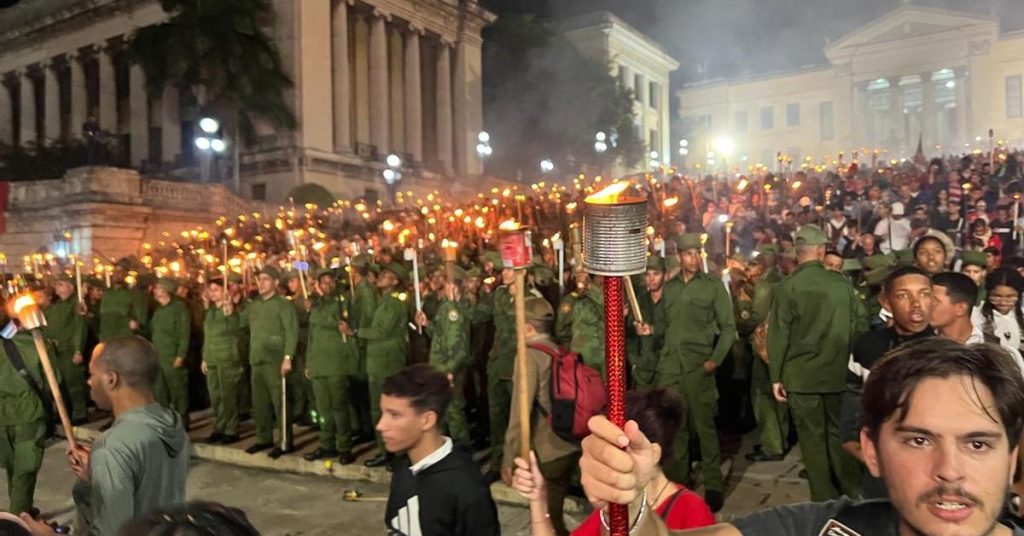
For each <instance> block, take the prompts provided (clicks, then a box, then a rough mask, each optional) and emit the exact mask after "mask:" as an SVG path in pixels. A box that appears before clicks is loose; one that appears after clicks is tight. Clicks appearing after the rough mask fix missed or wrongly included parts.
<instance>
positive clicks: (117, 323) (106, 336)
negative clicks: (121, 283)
mask: <svg viewBox="0 0 1024 536" xmlns="http://www.w3.org/2000/svg"><path fill="white" fill-rule="evenodd" d="M148 309H149V306H148V303H147V302H146V295H145V294H143V293H142V291H140V290H138V289H129V288H108V289H107V290H106V291H104V292H103V299H102V300H100V340H101V341H107V340H110V339H111V338H113V337H120V336H123V335H135V334H136V332H135V331H132V330H131V329H130V328H129V327H128V321H129V320H135V321H136V322H138V323H139V330H140V331H141V330H142V328H144V327H145V325H146V320H147V319H148V318H149V314H148Z"/></svg>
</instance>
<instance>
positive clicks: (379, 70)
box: [370, 13, 390, 155]
mask: <svg viewBox="0 0 1024 536" xmlns="http://www.w3.org/2000/svg"><path fill="white" fill-rule="evenodd" d="M388 96H389V92H388V35H387V26H386V25H385V24H384V17H382V16H381V15H380V14H379V13H374V17H373V18H372V19H370V143H372V144H373V145H375V146H376V147H377V154H379V155H383V154H386V153H387V152H388V150H389V149H390V147H389V144H388V124H389V118H388V100H389V99H388Z"/></svg>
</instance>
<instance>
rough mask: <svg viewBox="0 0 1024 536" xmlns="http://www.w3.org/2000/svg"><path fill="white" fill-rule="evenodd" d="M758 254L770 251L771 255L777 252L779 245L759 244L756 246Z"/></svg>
mask: <svg viewBox="0 0 1024 536" xmlns="http://www.w3.org/2000/svg"><path fill="white" fill-rule="evenodd" d="M757 253H758V255H764V254H765V253H771V254H772V255H778V254H779V246H776V245H775V244H761V245H759V246H757Z"/></svg>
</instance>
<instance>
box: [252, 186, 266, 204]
mask: <svg viewBox="0 0 1024 536" xmlns="http://www.w3.org/2000/svg"><path fill="white" fill-rule="evenodd" d="M252 198H253V200H255V201H266V200H267V183H265V182H256V183H253V185H252Z"/></svg>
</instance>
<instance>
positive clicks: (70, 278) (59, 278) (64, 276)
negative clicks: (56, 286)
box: [53, 272, 75, 285]
mask: <svg viewBox="0 0 1024 536" xmlns="http://www.w3.org/2000/svg"><path fill="white" fill-rule="evenodd" d="M53 282H54V283H71V284H72V285H74V284H75V276H74V275H73V274H69V273H67V272H60V273H58V274H56V275H54V277H53Z"/></svg>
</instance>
